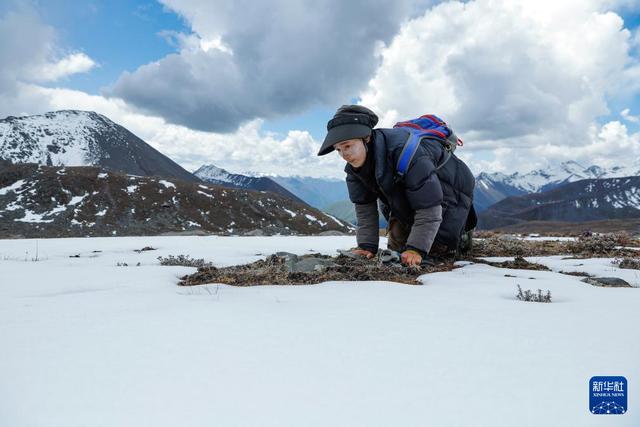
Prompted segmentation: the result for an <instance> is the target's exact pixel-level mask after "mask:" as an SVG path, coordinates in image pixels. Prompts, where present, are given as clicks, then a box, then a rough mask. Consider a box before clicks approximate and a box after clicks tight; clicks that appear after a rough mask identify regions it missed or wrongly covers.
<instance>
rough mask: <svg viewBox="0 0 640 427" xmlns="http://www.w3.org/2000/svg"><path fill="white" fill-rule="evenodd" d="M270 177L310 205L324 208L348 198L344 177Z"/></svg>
mask: <svg viewBox="0 0 640 427" xmlns="http://www.w3.org/2000/svg"><path fill="white" fill-rule="evenodd" d="M272 179H273V180H274V181H275V182H277V183H278V184H280V185H282V186H283V187H284V188H286V189H287V190H289V191H290V192H292V193H293V194H295V195H296V196H298V197H300V198H301V199H302V200H304V201H305V202H307V203H309V204H310V205H311V206H313V207H316V208H318V209H322V210H324V209H326V208H327V207H328V206H329V205H332V204H334V203H336V202H343V201H348V200H349V193H348V192H347V184H346V182H345V180H344V179H332V178H310V177H300V176H290V177H284V176H274V177H272Z"/></svg>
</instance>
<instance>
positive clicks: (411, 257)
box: [400, 249, 422, 266]
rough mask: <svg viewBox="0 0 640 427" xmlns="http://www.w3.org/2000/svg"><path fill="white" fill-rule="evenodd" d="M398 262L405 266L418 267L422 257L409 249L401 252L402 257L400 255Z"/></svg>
mask: <svg viewBox="0 0 640 427" xmlns="http://www.w3.org/2000/svg"><path fill="white" fill-rule="evenodd" d="M400 262H401V263H403V264H404V265H406V266H411V265H420V263H421V262H422V256H421V255H420V254H419V253H418V252H416V251H412V250H411V249H409V250H406V251H404V252H402V255H400Z"/></svg>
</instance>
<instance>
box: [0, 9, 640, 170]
mask: <svg viewBox="0 0 640 427" xmlns="http://www.w3.org/2000/svg"><path fill="white" fill-rule="evenodd" d="M639 28H640V2H638V1H634V0H564V1H562V2H558V1H555V0H554V1H551V0H535V1H534V0H473V1H465V2H458V1H444V2H436V1H431V0H398V1H395V2H393V4H390V3H389V2H387V1H383V0H367V1H364V0H354V1H350V2H341V1H339V0H314V1H311V0H299V1H293V0H271V1H268V2H266V1H256V0H253V1H246V0H238V1H234V2H228V1H223V0H159V1H122V0H114V1H83V2H80V1H71V0H49V1H27V0H5V1H2V2H0V62H1V63H2V64H3V66H2V68H1V69H0V117H5V116H8V115H14V116H19V115H31V114H41V113H44V112H47V111H54V110H60V109H79V110H91V111H96V112H98V113H101V114H104V115H105V116H107V117H109V118H110V119H112V120H114V121H115V122H117V123H119V124H121V125H123V126H125V127H126V128H127V129H129V130H131V131H132V132H134V133H135V134H136V135H138V136H139V137H141V138H142V139H144V140H145V141H147V142H148V143H150V144H151V145H153V146H154V147H155V148H157V149H158V150H160V151H161V152H163V153H164V154H166V155H168V156H169V157H171V158H172V159H173V160H175V161H177V162H178V163H179V164H181V165H182V166H183V167H185V168H186V169H188V170H195V169H197V168H198V167H200V166H201V165H203V164H215V165H216V166H219V167H222V168H225V169H227V170H229V171H231V172H252V173H261V174H277V175H301V176H315V177H337V178H339V177H342V176H343V172H342V169H343V167H344V163H343V161H342V160H341V159H340V158H339V157H338V156H337V155H336V154H335V153H332V154H330V155H327V156H323V157H318V156H316V153H317V151H318V149H319V146H320V144H321V142H322V140H323V138H324V136H325V133H326V122H327V121H328V120H329V119H330V118H331V116H332V115H333V113H334V112H335V110H336V109H337V108H338V107H339V106H341V105H343V104H349V103H358V104H362V105H365V106H367V107H369V108H371V109H373V110H374V111H375V112H376V113H377V114H378V116H379V117H380V122H379V124H378V127H391V126H393V124H394V123H395V122H397V121H400V120H405V119H409V118H413V117H418V116H420V115H422V114H427V113H432V114H437V115H438V116H440V117H442V118H444V119H445V120H446V121H447V123H448V124H449V125H450V127H451V128H453V129H454V131H455V132H456V133H457V134H458V135H459V136H460V137H461V138H462V139H463V140H464V141H465V146H464V147H462V148H461V149H459V150H458V151H457V152H456V153H457V154H458V155H459V156H460V157H461V158H462V159H463V160H465V161H466V162H467V163H468V165H469V166H470V168H471V169H472V170H473V171H474V172H475V173H480V172H503V173H513V172H523V173H524V172H527V171H530V170H533V169H538V168H544V167H548V166H552V165H555V164H557V163H559V162H563V161H568V160H575V161H577V162H578V163H580V164H582V165H584V166H590V165H592V164H597V165H600V166H603V167H612V166H629V165H630V164H631V163H633V162H635V161H637V159H639V158H640V30H639Z"/></svg>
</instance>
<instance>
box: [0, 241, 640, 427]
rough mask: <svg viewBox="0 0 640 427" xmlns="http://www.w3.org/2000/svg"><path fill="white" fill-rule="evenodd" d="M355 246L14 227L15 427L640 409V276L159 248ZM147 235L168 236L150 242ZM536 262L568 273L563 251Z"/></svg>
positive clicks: (4, 254) (5, 291)
mask: <svg viewBox="0 0 640 427" xmlns="http://www.w3.org/2000/svg"><path fill="white" fill-rule="evenodd" d="M383 241H384V239H383ZM354 244H355V241H354V238H353V237H349V236H346V237H333V236H332V237H195V236H194V237H119V238H84V239H82V238H81V239H40V240H37V252H38V259H39V261H31V259H33V258H35V252H36V240H0V342H2V343H3V348H2V351H1V352H0V379H1V381H0V420H2V422H1V423H0V424H2V425H7V426H15V427H20V426H86V425H91V426H147V425H148V426H170V425H171V426H174V425H176V424H178V425H183V426H211V425H216V426H252V425H256V426H257V425H259V426H283V425H285V426H289V425H292V426H293V425H295V426H300V425H304V426H327V425H344V426H360V425H361V426H389V425H402V426H414V425H415V426H424V425H443V426H444V425H446V426H471V425H473V426H489V425H491V426H514V425H518V426H529V425H530V426H539V425H559V426H561V425H576V426H578V425H579V426H605V425H606V426H609V425H615V426H632V425H638V423H639V421H640V416H639V415H638V414H639V411H640V397H639V396H640V394H638V393H636V392H635V391H634V390H637V389H638V388H639V387H638V384H639V383H640V380H639V379H640V364H639V363H638V360H640V339H639V338H640V333H639V332H638V330H637V327H633V325H637V324H638V321H639V320H640V314H639V310H637V307H638V306H639V304H640V289H608V288H598V287H593V286H590V285H587V284H585V283H582V282H580V281H579V279H580V278H579V277H572V276H566V275H560V274H558V273H555V272H544V271H527V270H507V269H498V268H494V267H491V266H488V265H483V264H469V263H461V265H462V267H461V268H458V269H455V270H453V271H451V272H444V273H436V274H431V275H425V276H423V277H422V280H423V282H424V285H423V286H410V285H401V284H392V283H385V282H330V283H324V284H320V285H312V286H264V287H248V288H239V287H232V286H227V285H219V284H211V285H206V286H198V287H190V288H181V287H177V286H176V282H177V280H178V278H179V277H180V276H182V275H184V274H187V273H191V272H194V271H195V269H194V268H187V267H162V266H159V263H158V261H157V260H156V258H157V257H158V256H160V255H162V256H167V255H170V254H172V255H178V254H185V255H190V256H191V257H194V258H205V260H206V261H213V262H214V263H215V264H216V265H219V266H223V265H232V264H240V263H245V262H251V261H254V260H256V259H258V258H261V257H264V256H266V255H269V254H272V253H274V252H276V251H280V250H284V251H289V252H294V253H298V254H304V253H311V252H321V253H325V254H335V250H336V249H338V248H349V247H351V246H354ZM144 246H152V247H154V248H157V250H155V251H148V252H141V253H136V252H134V250H135V249H141V248H142V247H144ZM93 251H101V252H93ZM76 254H79V255H80V257H79V258H69V256H70V255H76ZM258 254H260V255H258ZM25 259H26V261H25ZM529 260H530V261H533V260H532V259H529ZM564 261H567V262H568V261H571V262H573V263H577V261H580V262H583V264H584V265H582V266H575V265H574V266H572V268H571V269H566V270H569V271H579V270H578V269H579V268H585V269H592V270H591V271H601V270H605V269H607V268H610V265H609V266H607V265H605V262H606V261H603V260H564ZM118 262H126V263H127V264H128V265H129V267H117V266H116V263H118ZM138 262H140V264H141V266H140V267H136V266H135V265H136V264H137V263H138ZM535 262H540V263H545V262H548V263H549V265H550V266H552V265H553V267H552V268H553V269H554V270H555V269H556V267H557V268H559V269H563V270H565V267H564V266H563V265H559V263H560V262H561V260H558V259H556V257H545V258H536V259H535ZM616 273H617V272H616ZM505 274H509V275H513V276H516V277H505V276H504V275H505ZM602 275H603V276H607V275H609V276H611V275H612V274H611V272H610V271H607V274H602ZM532 278H533V279H532ZM622 278H624V277H622ZM625 280H626V279H625ZM516 283H517V284H520V285H521V286H522V288H523V289H534V290H535V289H537V288H541V289H543V290H546V289H549V290H551V292H552V295H553V301H554V302H553V303H551V304H539V303H525V302H521V301H517V300H515V294H516V291H517V288H516ZM594 375H623V376H625V377H626V378H627V380H628V382H629V384H630V387H629V388H630V390H631V391H630V394H629V405H628V406H629V411H628V413H627V414H625V415H619V416H597V415H592V414H590V413H589V408H588V392H589V389H588V381H589V378H591V377H592V376H594Z"/></svg>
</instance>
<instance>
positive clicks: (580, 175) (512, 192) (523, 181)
mask: <svg viewBox="0 0 640 427" xmlns="http://www.w3.org/2000/svg"><path fill="white" fill-rule="evenodd" d="M627 176H640V161H638V162H636V164H634V165H633V166H631V167H627V168H623V167H613V168H610V169H604V168H601V167H599V166H595V165H593V166H589V167H583V166H582V165H580V164H578V163H577V162H574V161H569V162H564V163H561V164H560V165H558V166H554V167H551V168H549V169H538V170H534V171H531V172H527V173H524V174H522V173H519V172H515V173H512V174H510V175H506V174H503V173H500V172H495V173H486V172H483V173H480V174H479V175H478V176H477V177H476V188H475V191H474V204H475V206H476V209H477V210H478V211H479V212H482V211H484V210H485V209H487V208H488V207H489V206H491V205H493V204H494V203H497V202H499V201H500V200H503V199H505V198H507V197H510V196H520V195H524V194H529V193H539V192H544V191H548V190H552V189H554V188H557V187H560V186H562V185H565V184H568V183H571V182H576V181H580V180H583V179H608V178H622V177H627Z"/></svg>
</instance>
